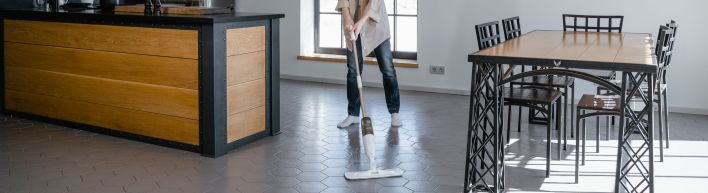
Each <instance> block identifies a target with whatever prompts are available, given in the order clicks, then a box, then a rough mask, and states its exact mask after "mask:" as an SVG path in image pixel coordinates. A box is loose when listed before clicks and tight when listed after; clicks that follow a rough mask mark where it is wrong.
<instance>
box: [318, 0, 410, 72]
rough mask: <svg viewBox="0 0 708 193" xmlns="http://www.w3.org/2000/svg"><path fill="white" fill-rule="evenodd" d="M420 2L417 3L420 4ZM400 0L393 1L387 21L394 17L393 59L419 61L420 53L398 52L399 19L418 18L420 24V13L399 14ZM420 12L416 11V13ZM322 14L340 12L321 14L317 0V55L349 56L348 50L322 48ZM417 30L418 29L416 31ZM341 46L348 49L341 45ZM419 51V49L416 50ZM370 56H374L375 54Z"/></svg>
mask: <svg viewBox="0 0 708 193" xmlns="http://www.w3.org/2000/svg"><path fill="white" fill-rule="evenodd" d="M419 1H420V0H418V1H416V3H418V2H419ZM397 3H398V0H393V13H386V14H388V15H387V16H386V19H388V17H393V23H390V24H389V25H393V31H392V32H391V33H392V34H393V35H392V37H393V42H392V44H391V47H393V51H391V52H392V54H393V58H395V59H411V60H417V59H418V52H417V51H416V52H407V51H398V49H397V47H398V45H396V43H397V42H398V36H397V34H396V33H397V32H398V21H397V17H399V16H400V17H415V18H416V24H417V23H418V13H416V14H415V15H412V14H398V6H397ZM417 11H418V10H417V9H416V12H417ZM322 14H331V15H340V18H341V14H342V13H340V12H336V11H332V12H321V11H320V0H315V25H314V26H315V38H314V42H315V53H318V54H337V55H346V54H347V49H346V48H329V47H320V15H322ZM416 26H417V25H416ZM416 30H417V29H416ZM339 31H340V37H342V38H343V37H344V34H343V33H344V32H343V29H342V27H341V26H340V27H339ZM416 38H418V36H417V33H416ZM340 46H342V47H346V46H344V45H342V43H340ZM416 50H417V48H416ZM369 56H373V53H372V54H371V55H369Z"/></svg>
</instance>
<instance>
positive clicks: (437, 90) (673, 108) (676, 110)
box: [280, 74, 708, 115]
mask: <svg viewBox="0 0 708 193" xmlns="http://www.w3.org/2000/svg"><path fill="white" fill-rule="evenodd" d="M280 78H281V79H288V80H298V81H307V82H320V83H329V84H346V83H347V82H346V80H341V79H329V78H313V77H305V76H297V75H285V74H281V75H280ZM364 86H366V87H373V88H383V85H382V84H381V83H375V82H364ZM398 87H399V89H400V90H409V91H420V92H431V93H442V94H454V95H470V91H469V90H457V89H441V88H431V87H422V86H411V85H399V86H398ZM579 100H580V98H577V99H575V101H579ZM669 110H670V111H671V112H672V113H685V114H695V115H708V109H701V108H692V107H678V106H669Z"/></svg>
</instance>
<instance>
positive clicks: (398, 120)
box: [391, 113, 403, 127]
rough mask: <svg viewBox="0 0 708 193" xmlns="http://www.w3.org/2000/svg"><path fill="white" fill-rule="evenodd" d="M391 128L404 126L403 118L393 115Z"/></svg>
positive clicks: (396, 114)
mask: <svg viewBox="0 0 708 193" xmlns="http://www.w3.org/2000/svg"><path fill="white" fill-rule="evenodd" d="M391 126H394V127H400V126H403V122H401V118H400V117H398V113H391Z"/></svg>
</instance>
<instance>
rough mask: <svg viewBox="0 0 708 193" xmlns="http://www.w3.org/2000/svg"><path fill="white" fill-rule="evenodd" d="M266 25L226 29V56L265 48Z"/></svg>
mask: <svg viewBox="0 0 708 193" xmlns="http://www.w3.org/2000/svg"><path fill="white" fill-rule="evenodd" d="M265 46H266V45H265V27H264V26H259V27H247V28H236V29H228V30H226V56H233V55H239V54H245V53H251V52H257V51H263V50H265Z"/></svg>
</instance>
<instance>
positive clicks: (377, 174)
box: [344, 169, 403, 180]
mask: <svg viewBox="0 0 708 193" xmlns="http://www.w3.org/2000/svg"><path fill="white" fill-rule="evenodd" d="M400 176H403V171H401V170H400V169H389V170H368V171H351V172H344V178H346V179H347V180H363V179H374V178H390V177H400Z"/></svg>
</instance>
